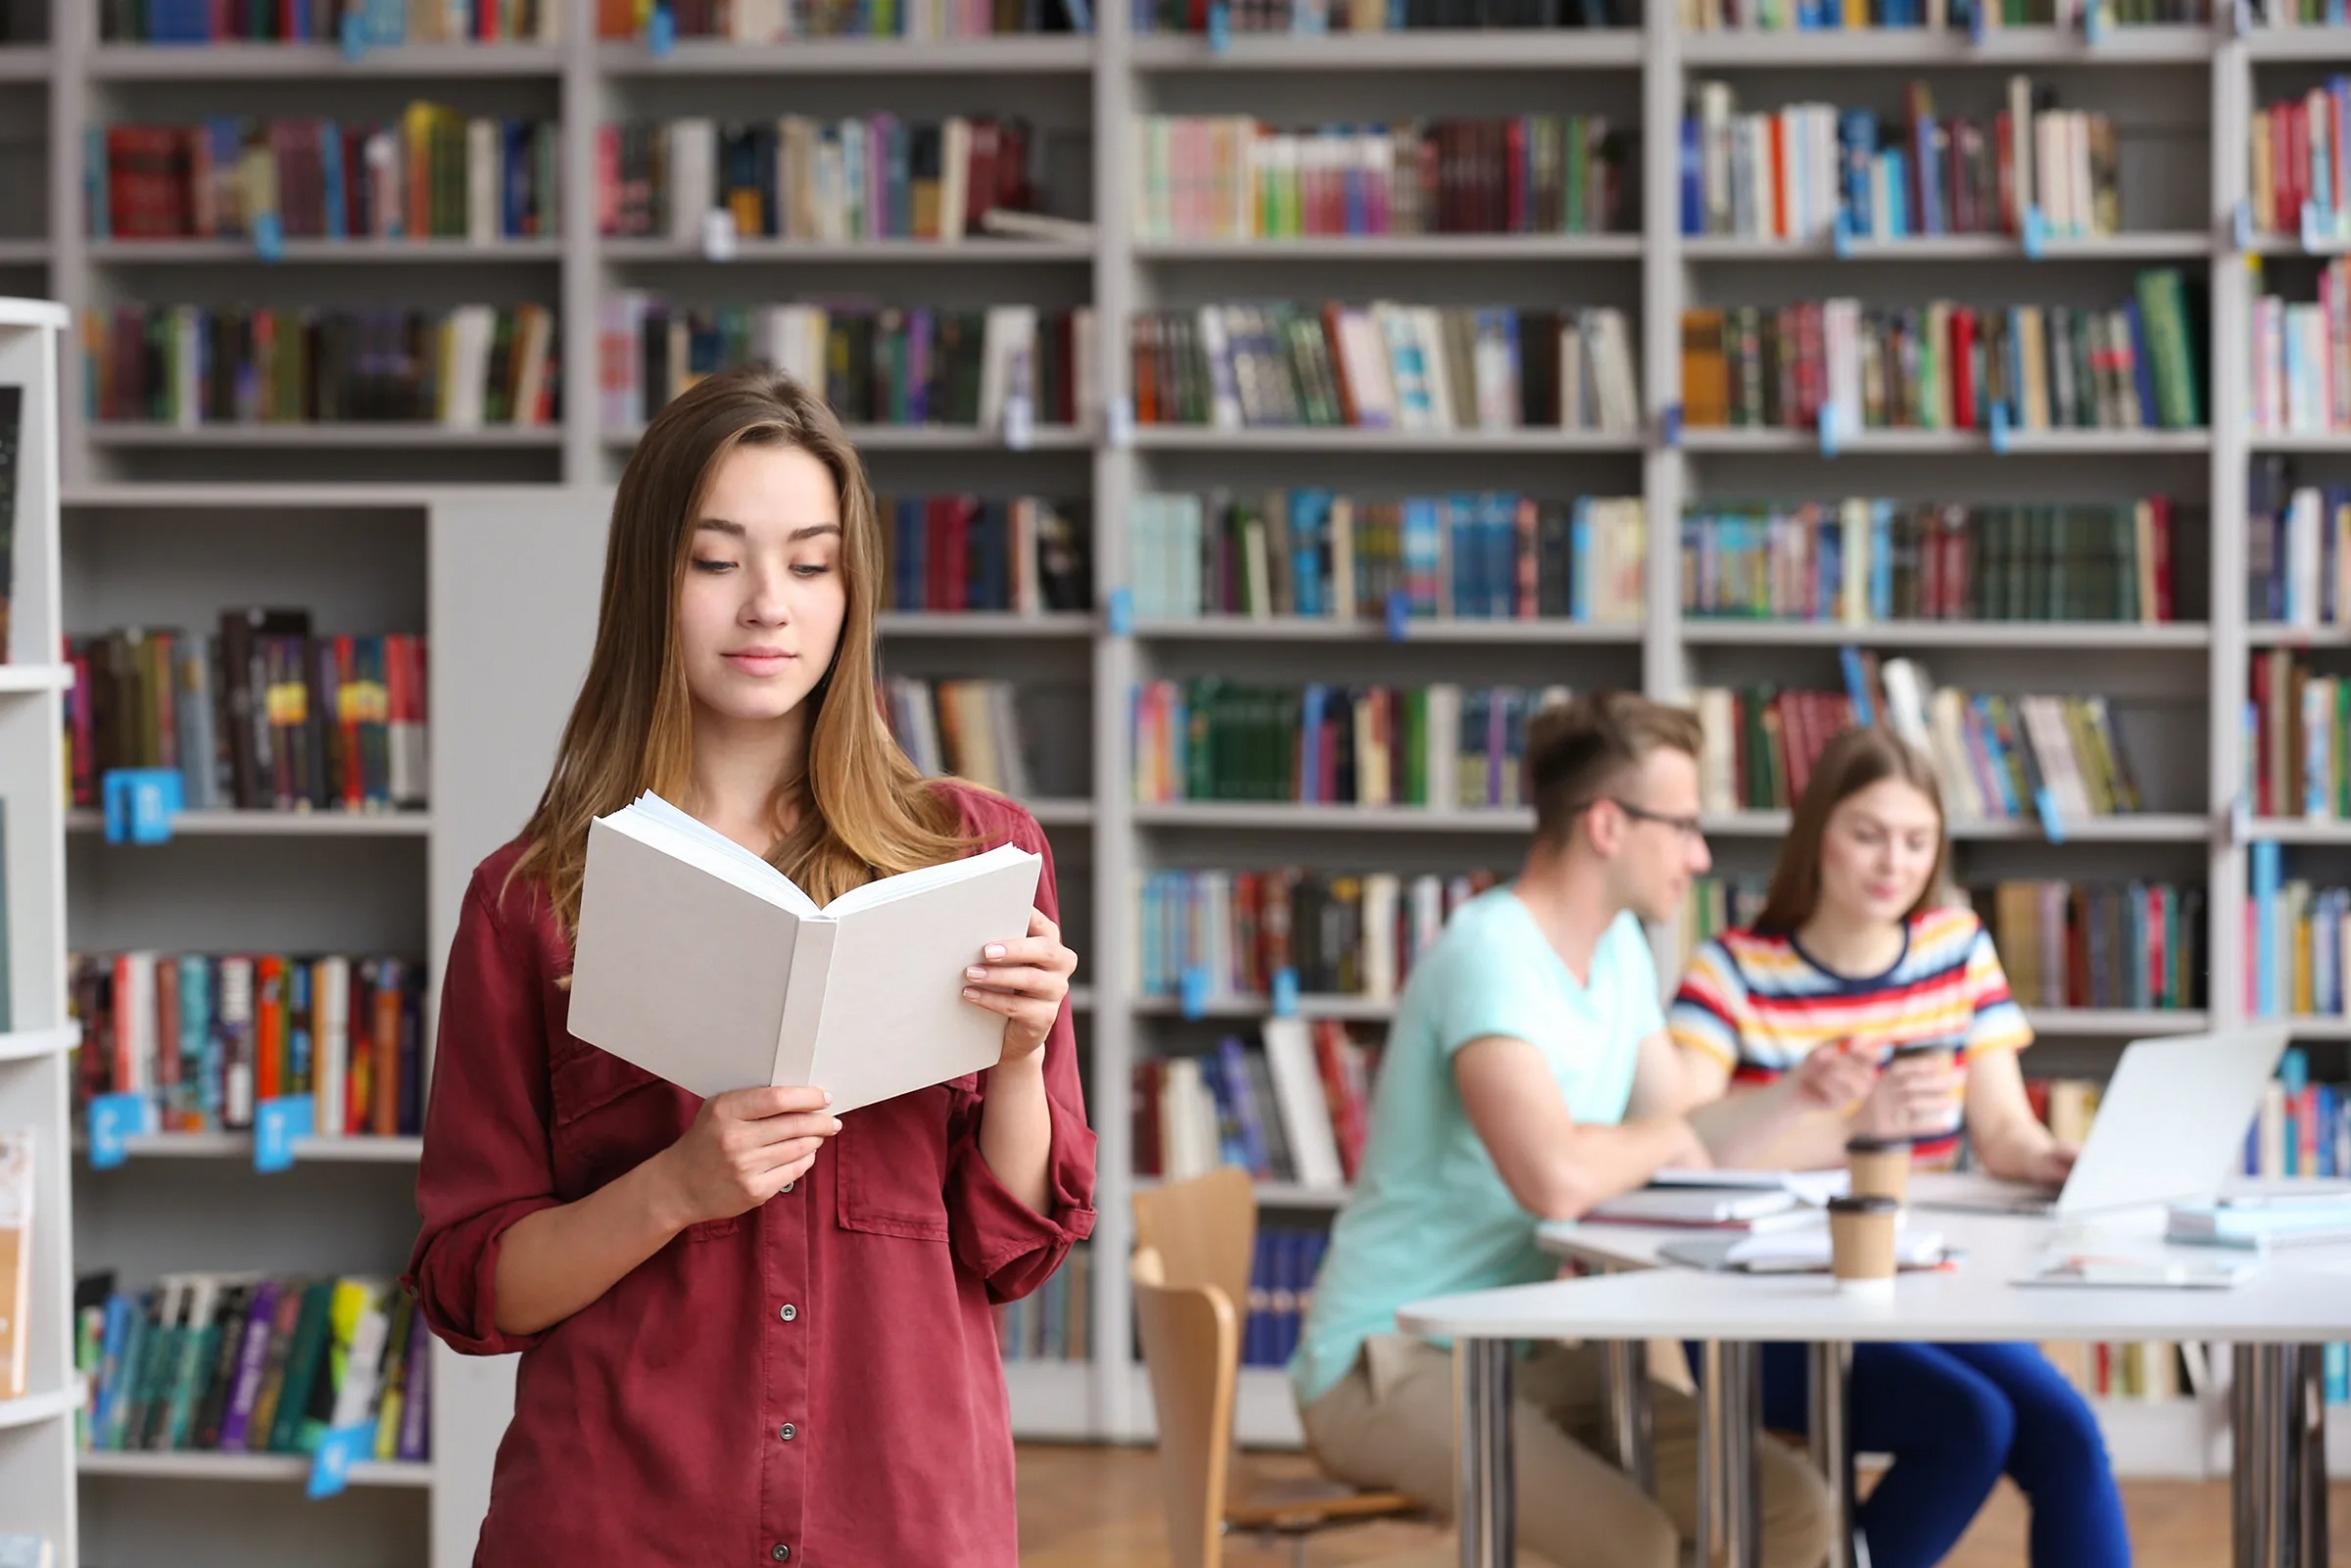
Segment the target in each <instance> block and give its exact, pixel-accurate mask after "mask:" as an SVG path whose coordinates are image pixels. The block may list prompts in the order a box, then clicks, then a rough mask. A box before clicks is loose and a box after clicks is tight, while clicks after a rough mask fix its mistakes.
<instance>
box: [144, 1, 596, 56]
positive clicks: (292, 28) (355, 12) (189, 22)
mask: <svg viewBox="0 0 2351 1568" xmlns="http://www.w3.org/2000/svg"><path fill="white" fill-rule="evenodd" d="M565 9H566V7H565V6H563V5H562V4H561V3H560V0H431V3H429V4H427V3H421V0H286V3H284V4H282V5H268V6H214V5H201V4H197V5H191V4H185V3H182V4H169V3H165V4H156V3H153V0H103V3H102V4H100V6H99V7H98V27H99V36H100V37H101V38H103V39H105V40H106V41H107V42H109V43H122V44H156V45H173V46H178V45H186V44H316V43H328V44H332V43H337V42H339V40H340V39H341V37H342V30H343V26H344V20H345V18H346V17H354V18H356V19H357V21H358V25H359V33H360V38H361V40H362V41H363V42H365V43H367V44H369V45H371V46H377V47H396V46H399V45H404V44H497V43H516V42H532V41H535V42H539V43H552V42H554V41H555V40H556V39H557V38H558V37H560V36H561V33H562V17H563V13H564V11H565Z"/></svg>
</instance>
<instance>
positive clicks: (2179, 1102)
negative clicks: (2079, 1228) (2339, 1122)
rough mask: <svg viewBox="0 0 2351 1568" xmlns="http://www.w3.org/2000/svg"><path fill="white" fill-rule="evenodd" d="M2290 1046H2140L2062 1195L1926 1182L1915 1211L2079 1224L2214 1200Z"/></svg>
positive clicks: (2239, 1042) (2249, 1032)
mask: <svg viewBox="0 0 2351 1568" xmlns="http://www.w3.org/2000/svg"><path fill="white" fill-rule="evenodd" d="M2287 1037H2288V1036H2287V1030H2286V1029H2285V1028H2284V1027H2282V1026H2275V1025H2273V1026H2270V1027H2267V1028H2248V1029H2232V1030H2227V1031H2225V1032H2220V1033H2215V1034H2181V1035H2166V1036H2163V1037H2161V1038H2158V1039H2152V1040H2134V1041H2132V1042H2131V1044H2130V1045H2129V1046H2127V1047H2125V1048H2124V1050H2123V1053H2122V1061H2121V1062H2120V1063H2119V1064H2118V1065H2117V1066H2116V1067H2115V1070H2114V1077H2113V1078H2112V1079H2111V1080H2109V1081H2108V1083H2107V1085H2106V1089H2105V1092H2104V1093H2102V1094H2101V1095H2100V1096H2099V1099H2098V1114H2097V1115H2096V1116H2095V1117H2094V1118H2092V1120H2091V1122H2090V1135H2089V1137H2088V1138H2087V1139H2086V1140H2084V1141H2083V1144H2082V1152H2081V1154H2080V1156H2079V1158H2077V1159H2076V1160H2075V1161H2074V1167H2073V1172H2072V1174H2071V1175H2069V1176H2068V1177H2067V1178H2066V1181H2065V1185H2064V1186H2063V1187H2062V1188H2059V1189H2057V1190H2055V1191H2051V1190H2049V1189H2048V1188H2036V1187H2029V1186H2025V1185H2023V1184H2021V1183H2016V1182H2003V1181H1996V1180H1994V1179H1992V1178H1991V1177H1989V1176H1983V1175H1979V1174H1973V1173H1970V1174H1964V1175H1950V1176H1936V1175H1927V1174H1923V1173H1922V1174H1920V1175H1918V1176H1916V1177H1913V1178H1912V1180H1911V1184H1910V1201H1911V1203H1912V1205H1913V1206H1914V1207H1917V1208H1922V1209H1950V1210H1957V1211H1960V1212H1964V1213H1976V1214H2048V1215H2073V1214H2087V1213H2091V1212H2093V1211H2097V1210H2105V1209H2122V1208H2134V1207H2138V1206H2140V1205H2143V1204H2151V1203H2163V1202H2167V1201H2169V1200H2171V1199H2174V1198H2209V1197H2211V1196H2212V1195H2213V1194H2214V1193H2215V1192H2217V1191H2219V1190H2220V1188H2221V1187H2222V1186H2223V1185H2225V1184H2226V1183H2227V1182H2228V1181H2229V1179H2230V1178H2231V1177H2233V1176H2235V1175H2237V1174H2238V1169H2239V1167H2240V1166H2241V1165H2242V1164H2243V1161H2244V1152H2245V1133H2246V1130H2247V1129H2248V1128H2250V1127H2251V1126H2252V1125H2253V1119H2254V1117H2255V1115H2256V1114H2257V1113H2258V1112H2259V1111H2260V1109H2261V1096H2262V1092H2263V1090H2264V1089H2265V1088H2266V1087H2267V1086H2268V1083H2269V1081H2270V1079H2271V1078H2272V1077H2274V1076H2275V1075H2276V1073H2277V1067H2278V1060H2279V1058H2280V1057H2282V1056H2283V1055H2284V1054H2285V1050H2286V1040H2287Z"/></svg>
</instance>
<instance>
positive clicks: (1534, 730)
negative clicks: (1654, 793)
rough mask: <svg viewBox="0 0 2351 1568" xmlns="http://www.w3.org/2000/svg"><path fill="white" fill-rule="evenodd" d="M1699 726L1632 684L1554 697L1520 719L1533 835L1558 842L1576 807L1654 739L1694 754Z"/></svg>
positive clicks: (1613, 782) (1614, 781)
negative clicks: (1524, 732) (1564, 698)
mask: <svg viewBox="0 0 2351 1568" xmlns="http://www.w3.org/2000/svg"><path fill="white" fill-rule="evenodd" d="M1703 739H1704V733H1703V731H1701V730H1700V729H1699V727H1698V715H1697V714H1695V713H1693V712H1691V711H1690V710H1689V709H1688V708H1677V707H1674V706H1673V705H1671V704H1670V703H1663V702H1658V701H1656V700H1654V699H1653V698H1649V697H1644V696H1642V695H1641V694H1640V693H1639V692H1634V691H1617V690H1603V691H1593V692H1586V693H1585V694H1584V695H1582V696H1580V697H1575V698H1572V699H1570V700H1569V701H1566V702H1554V703H1552V704H1550V705H1549V706H1547V707H1545V708H1543V709H1541V710H1539V711H1538V712H1537V713H1536V714H1535V715H1534V717H1533V718H1531V719H1529V720H1528V721H1527V796H1528V798H1529V799H1530V800H1532V801H1533V802H1534V806H1535V837H1536V838H1537V839H1538V840H1540V841H1541V842H1543V843H1546V844H1558V843H1561V842H1563V841H1564V840H1565V839H1566V837H1567V832H1568V827H1569V825H1570V824H1571V823H1572V822H1573V821H1574V820H1575V817H1576V814H1577V813H1578V812H1580V811H1581V810H1583V808H1585V807H1586V806H1589V805H1590V804H1591V803H1592V802H1593V801H1595V800H1598V799H1600V798H1601V797H1602V796H1603V795H1605V794H1606V793H1607V792H1608V791H1610V790H1611V789H1615V788H1618V787H1620V784H1621V781H1622V780H1623V778H1624V777H1625V775H1626V774H1629V773H1631V772H1632V771H1633V770H1635V769H1636V768H1638V767H1640V765H1641V764H1642V762H1643V761H1645V760H1646V759H1647V758H1648V755H1649V753H1651V752H1653V751H1655V750H1657V749H1658V748H1660V747H1666V748H1669V749H1671V750H1674V751H1680V752H1687V753H1688V754H1689V755H1690V756H1691V757H1693V758H1695V757H1697V756H1698V755H1699V748H1700V746H1701V744H1702V743H1703Z"/></svg>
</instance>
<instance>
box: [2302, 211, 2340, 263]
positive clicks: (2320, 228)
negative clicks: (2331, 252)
mask: <svg viewBox="0 0 2351 1568" xmlns="http://www.w3.org/2000/svg"><path fill="white" fill-rule="evenodd" d="M2333 228H2334V224H2333V223H2332V222H2331V221H2329V215H2328V214H2325V213H2322V212H2321V211H2320V210H2319V206H2318V203H2316V202H2312V201H2306V202H2304V203H2303V204H2302V248H2303V249H2304V250H2306V251H2314V252H2315V251H2322V250H2326V249H2329V248H2330V244H2329V241H2330V239H2331V231H2332V229H2333Z"/></svg>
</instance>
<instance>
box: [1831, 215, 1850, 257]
mask: <svg viewBox="0 0 2351 1568" xmlns="http://www.w3.org/2000/svg"><path fill="white" fill-rule="evenodd" d="M1829 249H1830V250H1832V251H1834V252H1835V253H1836V256H1837V259H1838V260H1839V261H1843V260H1844V259H1845V258H1847V257H1848V256H1851V255H1852V254H1853V224H1852V221H1851V220H1850V219H1848V218H1847V217H1846V216H1845V214H1843V213H1841V212H1840V213H1838V214H1837V221H1836V222H1835V223H1834V224H1833V225H1831V226H1830V228H1829Z"/></svg>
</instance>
